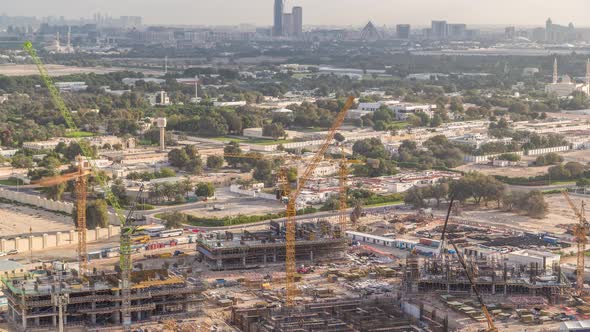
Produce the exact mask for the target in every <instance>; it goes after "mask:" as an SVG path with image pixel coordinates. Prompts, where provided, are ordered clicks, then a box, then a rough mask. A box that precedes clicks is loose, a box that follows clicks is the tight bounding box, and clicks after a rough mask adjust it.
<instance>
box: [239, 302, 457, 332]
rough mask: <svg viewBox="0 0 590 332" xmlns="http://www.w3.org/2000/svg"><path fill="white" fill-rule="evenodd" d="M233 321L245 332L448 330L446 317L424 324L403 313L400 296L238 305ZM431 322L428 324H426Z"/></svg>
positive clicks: (423, 320) (425, 319)
mask: <svg viewBox="0 0 590 332" xmlns="http://www.w3.org/2000/svg"><path fill="white" fill-rule="evenodd" d="M232 323H233V325H234V326H236V327H237V328H238V329H239V330H240V331H243V332H271V331H272V332H294V331H309V332H314V331H318V332H319V331H321V332H348V331H350V332H352V331H366V332H372V331H374V332H376V331H407V332H410V331H445V330H446V326H447V323H448V321H447V318H446V317H438V319H431V318H429V317H423V319H422V324H421V326H422V327H418V326H417V325H415V324H414V320H413V319H410V318H409V317H408V316H406V315H405V314H403V313H402V311H401V307H400V301H399V299H395V298H393V297H387V298H380V299H373V300H365V301H363V300H359V299H349V300H346V299H344V300H339V301H331V302H323V303H313V304H308V305H305V306H304V307H299V308H294V309H284V310H272V309H269V308H242V309H240V308H234V309H233V310H232ZM425 325H427V326H425Z"/></svg>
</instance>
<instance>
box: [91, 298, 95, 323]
mask: <svg viewBox="0 0 590 332" xmlns="http://www.w3.org/2000/svg"><path fill="white" fill-rule="evenodd" d="M91 308H92V309H96V302H94V301H92V303H91ZM90 321H91V322H92V324H96V314H90Z"/></svg>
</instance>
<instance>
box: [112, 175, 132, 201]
mask: <svg viewBox="0 0 590 332" xmlns="http://www.w3.org/2000/svg"><path fill="white" fill-rule="evenodd" d="M111 192H112V193H113V195H115V197H117V200H118V201H119V203H121V204H122V205H128V204H129V198H128V197H127V188H125V183H123V180H121V179H116V180H115V181H113V184H112V185H111Z"/></svg>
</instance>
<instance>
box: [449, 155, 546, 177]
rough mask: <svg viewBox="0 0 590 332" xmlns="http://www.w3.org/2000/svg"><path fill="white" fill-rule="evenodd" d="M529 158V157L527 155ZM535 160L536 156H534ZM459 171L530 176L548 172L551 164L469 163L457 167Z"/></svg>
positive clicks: (524, 159)
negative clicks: (504, 165) (525, 165)
mask: <svg viewBox="0 0 590 332" xmlns="http://www.w3.org/2000/svg"><path fill="white" fill-rule="evenodd" d="M527 158H528V157H527ZM526 160H527V159H526V158H523V161H526ZM533 160H534V158H533ZM456 169H457V170H459V171H463V172H470V171H476V172H479V173H483V174H485V175H503V176H510V177H529V176H537V175H542V174H546V173H547V169H549V166H541V167H493V166H489V165H482V164H468V165H462V166H459V167H457V168H456Z"/></svg>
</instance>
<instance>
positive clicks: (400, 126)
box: [388, 121, 410, 129]
mask: <svg viewBox="0 0 590 332" xmlns="http://www.w3.org/2000/svg"><path fill="white" fill-rule="evenodd" d="M388 125H389V126H390V127H391V129H405V128H407V127H408V126H409V125H410V123H409V122H406V121H393V122H390V123H388Z"/></svg>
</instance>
